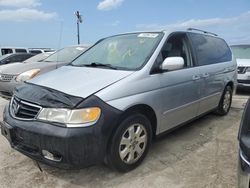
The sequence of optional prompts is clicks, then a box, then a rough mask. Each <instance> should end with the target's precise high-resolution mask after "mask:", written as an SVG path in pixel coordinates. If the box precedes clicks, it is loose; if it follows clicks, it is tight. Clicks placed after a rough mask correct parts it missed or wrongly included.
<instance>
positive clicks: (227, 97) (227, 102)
mask: <svg viewBox="0 0 250 188" xmlns="http://www.w3.org/2000/svg"><path fill="white" fill-rule="evenodd" d="M230 103H231V93H230V91H227V92H226V93H225V95H224V100H223V110H225V111H228V109H229V107H230Z"/></svg>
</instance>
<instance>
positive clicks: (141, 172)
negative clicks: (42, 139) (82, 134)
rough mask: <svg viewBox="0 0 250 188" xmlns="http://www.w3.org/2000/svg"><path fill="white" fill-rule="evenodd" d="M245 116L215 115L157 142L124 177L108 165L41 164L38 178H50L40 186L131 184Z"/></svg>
mask: <svg viewBox="0 0 250 188" xmlns="http://www.w3.org/2000/svg"><path fill="white" fill-rule="evenodd" d="M241 113H242V110H239V109H232V110H231V111H230V113H229V114H228V115H227V116H223V117H220V116H217V115H215V114H213V113H211V114H208V115H206V116H204V117H202V118H200V119H198V120H196V121H194V122H192V123H189V124H187V125H184V126H182V127H180V128H178V129H176V130H175V131H173V132H171V133H168V134H166V135H164V136H162V137H161V138H159V139H156V140H155V141H154V142H153V143H152V145H151V148H150V151H149V154H148V156H147V158H146V159H145V161H144V162H143V163H142V164H141V165H140V166H139V167H138V168H137V169H135V170H133V171H132V172H129V173H126V174H122V173H118V172H115V171H114V170H111V169H109V168H108V167H106V166H104V165H102V166H100V165H99V166H93V167H89V168H85V169H82V170H61V169H57V168H53V167H50V166H47V165H43V164H41V167H42V169H43V172H42V173H37V176H46V178H45V179H44V181H42V182H39V184H40V183H41V185H43V186H44V185H46V184H47V185H49V182H50V183H51V182H54V183H56V184H58V182H63V185H64V187H72V186H73V187H74V186H83V187H114V186H117V185H119V184H122V183H128V180H129V181H133V180H136V179H138V178H143V177H145V176H147V175H149V174H150V173H154V172H160V171H162V170H164V169H166V168H169V167H171V166H173V165H175V164H176V163H177V162H179V161H180V160H183V159H184V158H185V157H186V156H188V155H190V154H192V153H194V152H196V151H197V150H199V149H200V148H202V147H203V146H204V145H205V144H206V143H208V142H210V141H211V140H212V139H214V138H215V137H216V136H217V135H218V134H220V133H221V132H222V131H225V130H226V129H228V128H230V127H232V126H235V124H237V123H238V120H239V118H240V117H241ZM225 122H226V123H225ZM61 184H62V183H60V185H61Z"/></svg>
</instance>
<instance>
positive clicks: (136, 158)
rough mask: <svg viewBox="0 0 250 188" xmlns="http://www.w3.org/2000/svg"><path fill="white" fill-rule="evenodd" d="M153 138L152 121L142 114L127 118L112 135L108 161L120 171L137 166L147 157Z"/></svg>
mask: <svg viewBox="0 0 250 188" xmlns="http://www.w3.org/2000/svg"><path fill="white" fill-rule="evenodd" d="M151 138H152V129H151V124H150V121H149V120H148V119H147V118H146V117H145V116H144V115H142V114H133V115H130V116H128V117H127V118H125V119H124V120H123V121H122V122H121V124H120V126H119V127H118V129H117V130H116V132H115V133H114V135H113V137H112V141H111V144H110V146H109V151H108V163H109V165H110V166H111V167H113V168H114V169H116V170H118V171H120V172H127V171H130V170H133V169H134V168H136V167H137V166H138V165H139V164H140V163H141V162H142V161H143V159H144V158H145V156H146V154H147V152H148V149H149V145H150V143H151Z"/></svg>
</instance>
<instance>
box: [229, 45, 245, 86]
mask: <svg viewBox="0 0 250 188" xmlns="http://www.w3.org/2000/svg"><path fill="white" fill-rule="evenodd" d="M231 49H232V51H233V54H234V57H235V58H236V61H237V65H238V78H237V80H238V88H243V87H250V45H233V46H231Z"/></svg>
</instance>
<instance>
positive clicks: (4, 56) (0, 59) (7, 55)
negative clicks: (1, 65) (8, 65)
mask: <svg viewBox="0 0 250 188" xmlns="http://www.w3.org/2000/svg"><path fill="white" fill-rule="evenodd" d="M11 55H12V54H5V55H3V56H1V57H0V61H2V60H4V59H5V58H7V57H9V56H11Z"/></svg>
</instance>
